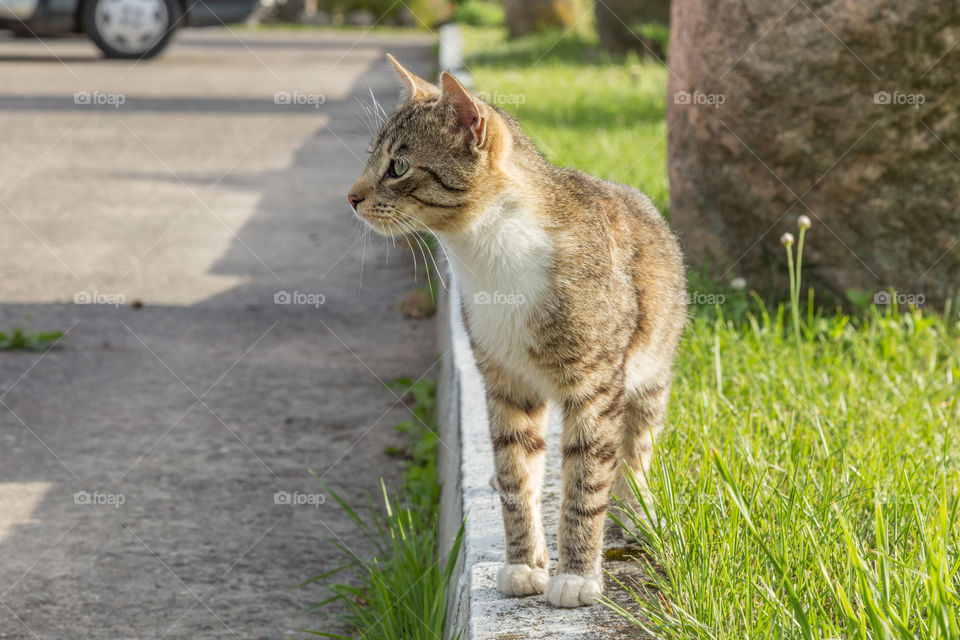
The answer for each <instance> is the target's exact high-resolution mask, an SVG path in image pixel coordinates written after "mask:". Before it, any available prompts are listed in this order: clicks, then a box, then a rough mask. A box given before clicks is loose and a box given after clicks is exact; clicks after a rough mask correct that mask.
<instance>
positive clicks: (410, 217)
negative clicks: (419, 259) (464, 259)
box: [387, 205, 450, 291]
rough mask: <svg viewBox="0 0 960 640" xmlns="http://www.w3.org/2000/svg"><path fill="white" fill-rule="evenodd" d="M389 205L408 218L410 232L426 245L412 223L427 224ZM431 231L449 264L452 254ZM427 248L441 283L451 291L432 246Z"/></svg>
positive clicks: (423, 225) (445, 289)
mask: <svg viewBox="0 0 960 640" xmlns="http://www.w3.org/2000/svg"><path fill="white" fill-rule="evenodd" d="M387 207H388V208H389V209H391V210H392V211H394V212H396V213H397V214H398V215H400V216H402V217H403V218H404V219H406V220H407V227H408V228H409V229H410V232H411V233H412V234H413V235H414V236H416V237H417V241H418V242H421V243H423V244H424V245H426V242H425V241H424V240H423V238H421V237H420V234H419V233H418V232H417V231H416V230H415V229H414V228H413V224H412V223H413V222H416V223H417V224H419V225H420V226H421V227H423V228H424V229H426V227H427V225H425V224H423V222H421V221H420V220H418V219H417V218H415V217H413V216H412V215H410V214H409V213H404V212H403V211H400V210H399V209H397V208H396V207H393V206H391V205H387ZM427 231H430V230H429V229H427ZM430 233H431V234H432V235H433V237H434V238H436V239H437V245H438V246H439V247H440V250H441V251H443V255H444V256H446V258H447V263H448V264H449V262H450V255H449V254H448V253H447V250H446V248H445V247H444V246H443V243H442V242H440V239H439V238H437V236H436V234H435V233H433V232H432V231H430ZM426 249H427V254H429V255H430V259H431V260H432V261H433V269H434V271H436V272H437V279H439V280H440V284H441V285H442V286H443V289H444V291H450V289H448V288H447V283H446V282H444V281H443V274H442V273H441V272H440V267H439V265H437V259H436V258H435V257H434V255H433V252H432V251H430V247H426ZM421 251H422V249H421ZM424 260H426V258H424Z"/></svg>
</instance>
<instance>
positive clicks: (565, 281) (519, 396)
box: [348, 56, 687, 607]
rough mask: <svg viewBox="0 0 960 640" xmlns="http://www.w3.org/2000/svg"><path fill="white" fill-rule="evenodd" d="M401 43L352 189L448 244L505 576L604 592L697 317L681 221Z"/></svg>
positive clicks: (564, 595) (569, 596)
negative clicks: (688, 328)
mask: <svg viewBox="0 0 960 640" xmlns="http://www.w3.org/2000/svg"><path fill="white" fill-rule="evenodd" d="M388 58H389V59H390V61H391V63H392V64H393V66H394V68H395V69H396V72H397V74H398V75H399V76H400V79H401V81H402V84H403V91H402V96H401V102H400V104H399V105H398V106H397V108H396V110H395V111H394V112H393V114H391V115H390V116H389V117H388V118H387V119H386V121H385V122H384V124H383V126H382V128H381V129H380V131H379V133H378V134H377V135H376V137H375V138H374V140H373V142H372V144H371V145H370V148H369V153H370V158H369V160H368V161H367V164H366V167H365V168H364V170H363V174H362V175H361V177H360V179H359V180H358V181H357V182H356V184H354V185H353V187H352V188H351V189H350V195H349V197H348V199H349V201H350V204H351V206H352V207H353V208H354V210H355V211H356V214H357V215H358V216H359V217H360V218H361V219H362V220H364V221H365V222H366V223H367V224H368V225H370V226H371V227H372V228H373V229H374V230H376V231H378V232H379V233H382V234H385V235H399V234H404V233H409V232H411V231H414V230H417V231H421V230H429V231H432V232H433V233H434V234H436V235H437V236H438V237H439V239H440V241H441V242H442V243H443V245H444V247H445V248H446V249H447V250H448V251H449V254H450V260H451V262H452V264H453V269H454V272H455V273H456V277H457V279H458V281H459V283H460V289H461V293H462V300H461V304H462V307H463V316H464V319H465V322H466V327H467V332H468V334H469V336H470V341H471V345H472V347H473V352H474V355H475V356H476V361H477V365H478V367H479V370H480V372H481V373H482V375H483V379H484V381H485V385H486V395H487V405H488V410H489V416H490V431H491V438H492V440H493V451H494V459H495V476H496V485H497V488H498V489H499V491H500V493H501V503H502V511H503V523H504V529H505V531H506V543H507V545H506V546H507V563H506V564H505V565H504V566H503V567H502V568H501V569H500V571H499V573H498V575H497V588H498V589H499V590H500V591H501V592H502V593H504V594H506V595H508V596H523V595H528V594H534V593H545V595H546V600H547V602H549V603H550V604H552V605H555V606H560V607H576V606H580V605H586V604H591V603H592V602H594V600H595V599H596V597H597V596H598V595H599V594H600V593H601V591H602V585H603V580H602V576H601V572H600V560H601V551H602V545H603V530H604V520H605V514H606V511H607V503H608V500H609V498H610V494H611V488H612V490H613V492H614V493H615V494H616V495H617V496H618V497H620V498H621V499H628V498H630V497H631V496H632V495H633V494H632V492H631V491H630V490H629V488H628V486H627V481H626V479H625V474H624V473H623V466H626V467H630V468H631V469H632V470H633V471H634V472H635V474H636V476H637V478H638V480H639V481H640V482H641V483H642V482H643V478H644V477H645V473H646V470H647V468H648V465H649V463H650V458H651V453H652V446H653V438H654V435H655V434H656V433H657V431H659V430H660V428H661V427H662V426H663V422H664V414H665V413H666V410H667V401H668V397H669V388H670V381H671V367H672V364H673V359H674V354H675V352H676V349H677V344H678V342H679V340H680V335H681V333H682V331H683V327H684V324H685V322H686V318H687V311H686V301H685V298H686V289H685V283H686V278H685V274H684V268H683V261H682V258H681V254H680V250H679V248H678V246H677V241H676V238H675V237H674V235H673V233H672V232H671V231H670V229H669V227H668V225H667V224H666V223H665V222H664V220H663V218H661V216H660V215H659V214H658V213H657V210H656V209H655V208H654V206H653V204H652V203H651V202H650V200H649V199H648V198H647V197H646V196H644V195H643V194H641V193H640V192H638V191H636V190H634V189H632V188H630V187H626V186H624V185H621V184H616V183H613V182H606V181H604V180H599V179H597V178H593V177H591V176H587V175H584V174H582V173H580V172H578V171H573V170H570V169H559V168H557V167H554V166H552V165H551V164H549V163H548V162H547V161H546V160H545V159H544V158H543V157H542V156H541V155H540V153H539V152H538V151H537V149H536V148H535V147H534V145H533V143H532V142H531V141H530V139H529V138H528V137H527V136H526V135H524V133H523V131H522V130H521V129H520V126H519V125H518V124H517V122H516V121H515V120H514V119H513V118H512V117H511V116H509V115H508V114H507V113H505V112H504V111H501V110H500V109H498V108H496V107H494V106H491V105H490V104H487V103H486V102H484V101H482V100H480V99H479V98H477V97H476V96H474V95H472V94H471V93H470V92H469V91H467V90H466V89H465V88H464V87H463V86H462V85H461V84H460V83H459V82H458V81H457V80H456V79H455V78H454V77H453V75H451V74H450V73H449V72H444V73H443V74H442V75H441V77H440V79H441V83H440V85H441V86H440V87H437V86H434V85H432V84H430V83H429V82H426V81H425V80H423V79H421V78H418V77H417V76H415V75H413V74H412V73H410V72H409V71H408V70H407V69H405V68H404V67H403V66H401V65H400V64H399V63H398V62H397V61H396V60H395V59H394V58H393V57H392V56H388ZM630 161H631V159H630V158H624V162H625V163H629V162H630ZM547 403H556V404H557V405H559V407H561V408H562V412H563V434H562V446H563V501H562V505H561V516H560V527H559V562H558V564H557V567H556V571H555V572H554V575H553V576H550V574H549V571H548V566H547V564H548V556H547V548H546V541H545V538H544V531H543V523H542V519H541V513H540V492H541V484H542V482H543V474H544V462H545V461H544V458H545V450H546V441H545V439H544V436H545V433H546V428H547ZM644 490H645V489H644ZM636 504H637V503H635V505H636ZM637 506H638V505H637Z"/></svg>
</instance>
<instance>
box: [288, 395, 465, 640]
mask: <svg viewBox="0 0 960 640" xmlns="http://www.w3.org/2000/svg"><path fill="white" fill-rule="evenodd" d="M390 386H391V388H394V389H395V390H397V391H398V392H401V393H404V394H409V395H410V397H411V399H412V401H413V406H412V419H411V420H407V421H404V422H401V423H400V424H398V425H397V430H398V431H400V432H401V433H404V434H406V435H407V436H408V445H407V446H406V447H405V448H403V449H393V450H391V451H389V453H391V454H392V455H395V456H399V457H402V458H403V459H405V460H406V461H407V464H406V467H405V470H404V472H403V482H402V484H401V486H400V488H399V490H398V491H397V492H396V495H395V496H394V497H393V498H391V497H390V494H389V492H388V491H387V488H386V486H385V485H383V484H382V483H381V489H382V494H383V495H382V498H383V508H382V509H380V508H377V507H376V506H375V505H374V504H373V503H371V504H370V505H369V509H368V510H367V513H366V514H365V515H361V514H360V513H359V512H358V511H357V510H356V509H355V508H354V507H353V506H351V505H350V504H348V503H347V502H346V501H345V500H343V499H342V498H341V497H340V496H339V495H337V494H336V493H335V492H333V491H331V490H330V489H329V488H327V491H328V492H329V493H330V495H331V496H332V497H333V498H334V500H336V501H337V503H338V504H339V505H340V507H341V508H342V509H343V510H344V512H345V513H346V514H347V515H348V516H349V517H350V519H351V520H352V521H353V523H354V524H355V525H356V529H357V533H358V534H359V535H361V536H363V537H364V538H365V539H366V540H367V542H368V543H369V544H370V546H372V547H373V549H374V551H373V553H372V554H371V555H370V556H361V555H358V554H356V553H354V552H353V551H351V550H350V549H349V548H347V547H346V546H345V545H342V544H339V543H337V544H336V547H337V548H338V549H339V550H340V552H341V553H342V554H343V556H344V560H345V564H344V565H343V566H341V567H340V568H338V569H335V570H333V571H330V572H328V573H325V574H323V575H320V576H317V577H315V578H313V579H311V580H309V581H307V582H306V583H304V584H308V583H313V582H320V583H323V584H324V585H325V586H326V587H327V588H328V589H329V590H330V592H331V594H332V595H331V596H330V597H329V598H328V599H327V600H324V601H323V602H321V603H319V604H317V605H316V607H322V606H326V605H329V604H330V603H340V604H341V605H343V607H344V609H345V611H346V614H345V615H344V617H343V622H344V623H345V624H346V625H347V626H349V627H350V628H351V633H350V635H340V634H337V633H333V632H330V631H313V630H310V631H304V633H307V634H310V635H316V636H323V637H328V638H347V639H348V638H361V639H370V640H374V639H376V640H439V639H440V638H441V637H442V633H443V628H444V621H445V619H446V600H445V598H446V593H447V587H448V585H449V583H450V580H451V575H452V572H453V567H454V564H455V563H454V562H447V559H448V558H454V559H455V558H456V557H457V555H458V554H459V550H460V540H461V536H462V533H463V531H462V529H461V531H460V532H459V533H458V534H457V536H456V539H455V540H454V543H453V546H452V548H451V549H441V548H440V540H439V520H438V515H439V504H440V486H439V483H438V481H437V475H436V454H437V436H436V433H435V431H436V426H435V422H434V415H433V414H434V402H435V391H436V388H435V385H434V383H433V382H432V381H430V380H425V379H422V380H420V381H417V382H414V381H412V380H407V379H402V380H397V381H396V382H395V383H393V384H391V385H390ZM344 570H347V571H348V572H349V573H350V574H351V578H350V579H348V580H346V581H343V582H339V581H337V580H336V579H334V576H336V575H339V574H340V572H342V571H344Z"/></svg>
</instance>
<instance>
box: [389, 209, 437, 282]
mask: <svg viewBox="0 0 960 640" xmlns="http://www.w3.org/2000/svg"><path fill="white" fill-rule="evenodd" d="M391 208H392V207H391ZM391 221H392V222H394V223H395V224H396V225H397V228H399V229H401V230H403V232H404V233H405V234H406V235H408V236H409V235H412V236H413V239H414V242H416V243H417V244H416V246H417V248H418V249H420V255H421V256H423V269H424V271H429V269H430V264H429V263H428V262H427V254H426V253H425V252H424V250H423V245H422V244H421V242H422V240H421V238H420V237H419V236H418V235H417V233H416V232H415V231H414V229H413V227H411V226H410V223H409V222H406V221H404V220H403V219H402V218H391ZM411 249H412V247H411ZM427 251H428V252H429V249H428V250H427ZM411 253H413V281H414V282H416V281H417V254H416V252H415V251H411ZM429 277H430V274H429V273H427V278H428V279H429Z"/></svg>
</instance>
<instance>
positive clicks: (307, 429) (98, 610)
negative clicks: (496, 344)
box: [0, 30, 438, 640]
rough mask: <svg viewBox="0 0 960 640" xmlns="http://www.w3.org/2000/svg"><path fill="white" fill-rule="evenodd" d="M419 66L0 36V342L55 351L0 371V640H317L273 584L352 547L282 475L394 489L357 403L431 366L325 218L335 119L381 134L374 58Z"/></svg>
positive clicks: (383, 275)
mask: <svg viewBox="0 0 960 640" xmlns="http://www.w3.org/2000/svg"><path fill="white" fill-rule="evenodd" d="M430 45H431V40H430V39H429V38H424V37H398V36H391V37H385V36H373V35H364V36H361V34H360V33H353V34H340V33H329V32H327V33H322V34H308V33H298V32H290V33H279V32H266V33H254V32H242V31H241V32H238V33H236V34H235V33H232V32H228V31H225V30H203V31H193V32H190V31H188V32H185V33H183V34H181V36H180V37H179V38H178V41H177V42H175V43H174V45H173V46H172V47H171V49H170V50H169V52H168V54H167V55H165V56H164V57H163V58H161V59H159V60H156V61H152V62H143V63H139V64H135V63H129V62H108V61H102V60H98V59H96V54H95V53H94V50H93V47H92V46H91V45H89V44H87V43H86V42H85V41H82V40H56V41H47V42H45V43H41V42H32V41H20V40H17V41H14V40H0V65H2V66H0V112H2V113H3V122H4V126H3V127H2V128H0V148H2V149H3V152H4V153H3V157H4V161H3V162H2V163H0V220H2V227H0V228H2V229H3V231H2V232H0V331H3V330H7V329H9V328H11V327H14V326H23V325H27V326H30V327H32V328H34V329H37V330H63V331H67V332H68V333H67V336H66V338H65V339H64V340H63V342H62V344H61V345H59V346H58V347H56V348H55V349H53V350H51V351H50V352H48V353H46V354H37V353H26V352H0V558H2V562H0V638H38V637H39V638H49V639H53V638H63V639H69V640H76V639H78V638H90V639H100V638H103V639H106V638H110V639H114V640H115V639H119V638H161V637H162V638H191V639H196V638H204V639H206V638H244V639H247V638H261V639H268V638H270V639H273V638H283V637H286V636H285V634H286V633H290V632H293V631H295V630H297V629H304V628H310V629H321V630H328V631H329V630H333V629H331V627H330V626H329V616H328V617H324V614H322V613H320V614H309V615H303V614H302V609H303V608H304V607H305V606H307V605H309V604H310V603H312V602H316V601H317V600H319V599H321V598H322V597H324V596H325V592H324V591H323V590H322V589H320V588H319V587H317V586H310V587H307V588H304V589H299V590H297V589H291V587H292V586H293V585H295V584H296V583H298V582H300V581H302V580H304V579H307V578H309V577H311V576H313V575H315V574H317V573H319V572H321V571H323V570H326V569H330V568H332V567H334V566H336V565H337V564H339V563H340V560H341V558H340V557H339V556H338V555H337V554H336V552H335V551H334V549H333V542H334V541H337V540H339V541H340V542H341V543H344V544H346V545H347V546H350V547H352V548H356V549H357V550H358V551H362V550H363V547H362V544H361V542H362V541H361V540H359V538H358V536H357V535H356V533H355V531H354V529H353V527H352V526H351V525H350V523H349V522H348V521H347V520H346V518H344V517H343V514H342V513H341V511H340V509H339V507H337V506H336V505H335V504H334V503H333V502H332V501H331V500H326V502H325V503H323V504H314V503H317V502H320V501H322V500H324V499H325V498H326V497H325V496H324V495H323V494H322V492H321V491H320V488H319V486H318V485H317V483H316V482H315V481H314V480H313V479H312V478H311V477H310V476H309V474H308V473H307V469H313V470H315V471H316V472H317V474H318V475H323V476H324V480H325V481H326V482H329V483H330V484H331V485H332V486H333V487H334V488H335V489H336V490H338V491H340V492H342V494H343V495H344V496H345V497H347V498H348V499H350V500H353V501H358V502H359V501H361V500H362V497H363V494H364V492H365V491H367V490H374V491H375V490H376V488H377V483H378V480H379V478H380V477H381V476H383V477H385V478H386V479H387V481H388V483H389V482H392V481H396V479H397V477H398V465H397V463H396V462H395V461H394V460H392V459H391V458H389V457H388V456H386V455H385V454H384V449H385V447H386V446H387V445H389V444H397V442H398V437H397V436H396V435H395V433H394V429H393V425H394V424H396V423H397V422H398V421H399V420H401V419H403V418H404V417H405V416H406V413H407V412H406V410H405V408H404V406H403V403H402V402H400V401H399V399H398V398H397V396H396V395H395V394H394V393H393V392H392V391H390V390H389V389H387V388H386V387H385V386H384V384H383V383H384V382H385V381H390V380H392V379H395V378H397V377H400V376H408V377H413V378H417V377H418V376H420V375H422V374H427V375H433V374H434V373H435V370H433V371H432V370H431V367H432V365H433V364H434V363H435V361H436V357H437V355H438V354H437V353H436V346H435V332H434V328H435V327H434V323H433V322H432V321H423V320H405V319H403V318H402V316H401V315H400V313H399V312H398V310H397V305H398V304H399V302H400V301H401V300H402V299H403V298H404V296H405V295H406V293H407V292H408V291H409V290H411V289H412V288H413V287H414V286H415V282H414V264H413V261H412V259H411V257H410V252H409V251H408V250H407V249H405V248H402V247H400V246H398V247H396V248H392V247H390V246H389V245H387V244H386V243H385V242H384V241H382V240H375V239H373V238H370V237H367V238H366V241H365V242H364V241H363V240H362V235H361V234H360V232H359V227H358V225H357V223H356V222H355V221H354V219H353V217H352V215H351V214H350V211H349V209H348V207H347V204H346V200H345V193H346V189H347V188H348V187H349V185H350V184H352V183H353V181H354V180H355V178H356V176H357V175H358V173H359V170H360V167H361V166H362V161H363V159H364V150H365V148H366V144H367V141H368V137H369V133H368V131H367V130H366V128H365V125H364V120H363V117H362V113H363V111H362V109H361V108H360V107H359V105H358V103H357V98H358V97H359V98H361V99H363V100H364V101H365V102H366V103H367V104H369V102H370V99H369V91H368V89H371V88H372V90H373V92H374V94H375V95H376V96H377V97H378V99H380V100H381V101H382V102H384V103H385V106H386V108H387V109H388V110H389V108H390V105H392V102H393V100H394V99H395V96H396V85H395V79H394V77H393V73H392V71H391V70H390V69H389V67H388V65H386V64H385V63H384V61H383V56H384V52H385V51H391V52H393V53H394V54H395V55H397V57H398V58H400V59H401V60H403V61H404V63H405V64H408V65H409V66H411V67H412V68H413V69H415V70H416V71H418V72H421V73H422V74H424V75H429V74H431V73H432V72H433V61H432V53H431V50H430ZM278 95H280V96H288V97H289V99H288V100H287V99H286V98H283V97H281V98H279V99H278V100H275V96H278ZM75 96H80V97H79V98H76V97H75ZM83 96H87V98H84V97H83ZM118 96H122V97H123V100H122V103H121V104H117V103H119V102H120V100H119V98H118ZM277 102H279V104H277ZM418 260H420V258H419V255H418ZM361 274H362V278H361ZM421 283H422V282H421ZM283 292H286V293H287V294H289V295H288V296H287V297H285V296H284V294H283ZM294 294H296V295H294ZM275 299H276V301H277V302H279V304H275ZM75 300H76V301H78V302H84V301H87V300H90V301H92V302H94V303H96V304H75ZM287 300H290V302H289V303H287V304H284V302H285V301H287ZM134 302H138V303H142V307H141V308H135V305H134V304H133V303H134ZM136 306H139V305H136ZM278 493H279V499H278ZM288 495H289V496H290V497H291V499H290V501H291V502H296V501H298V500H299V501H301V502H304V503H306V504H299V505H294V504H288V503H286V502H287V499H286V497H285V496H288Z"/></svg>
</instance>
